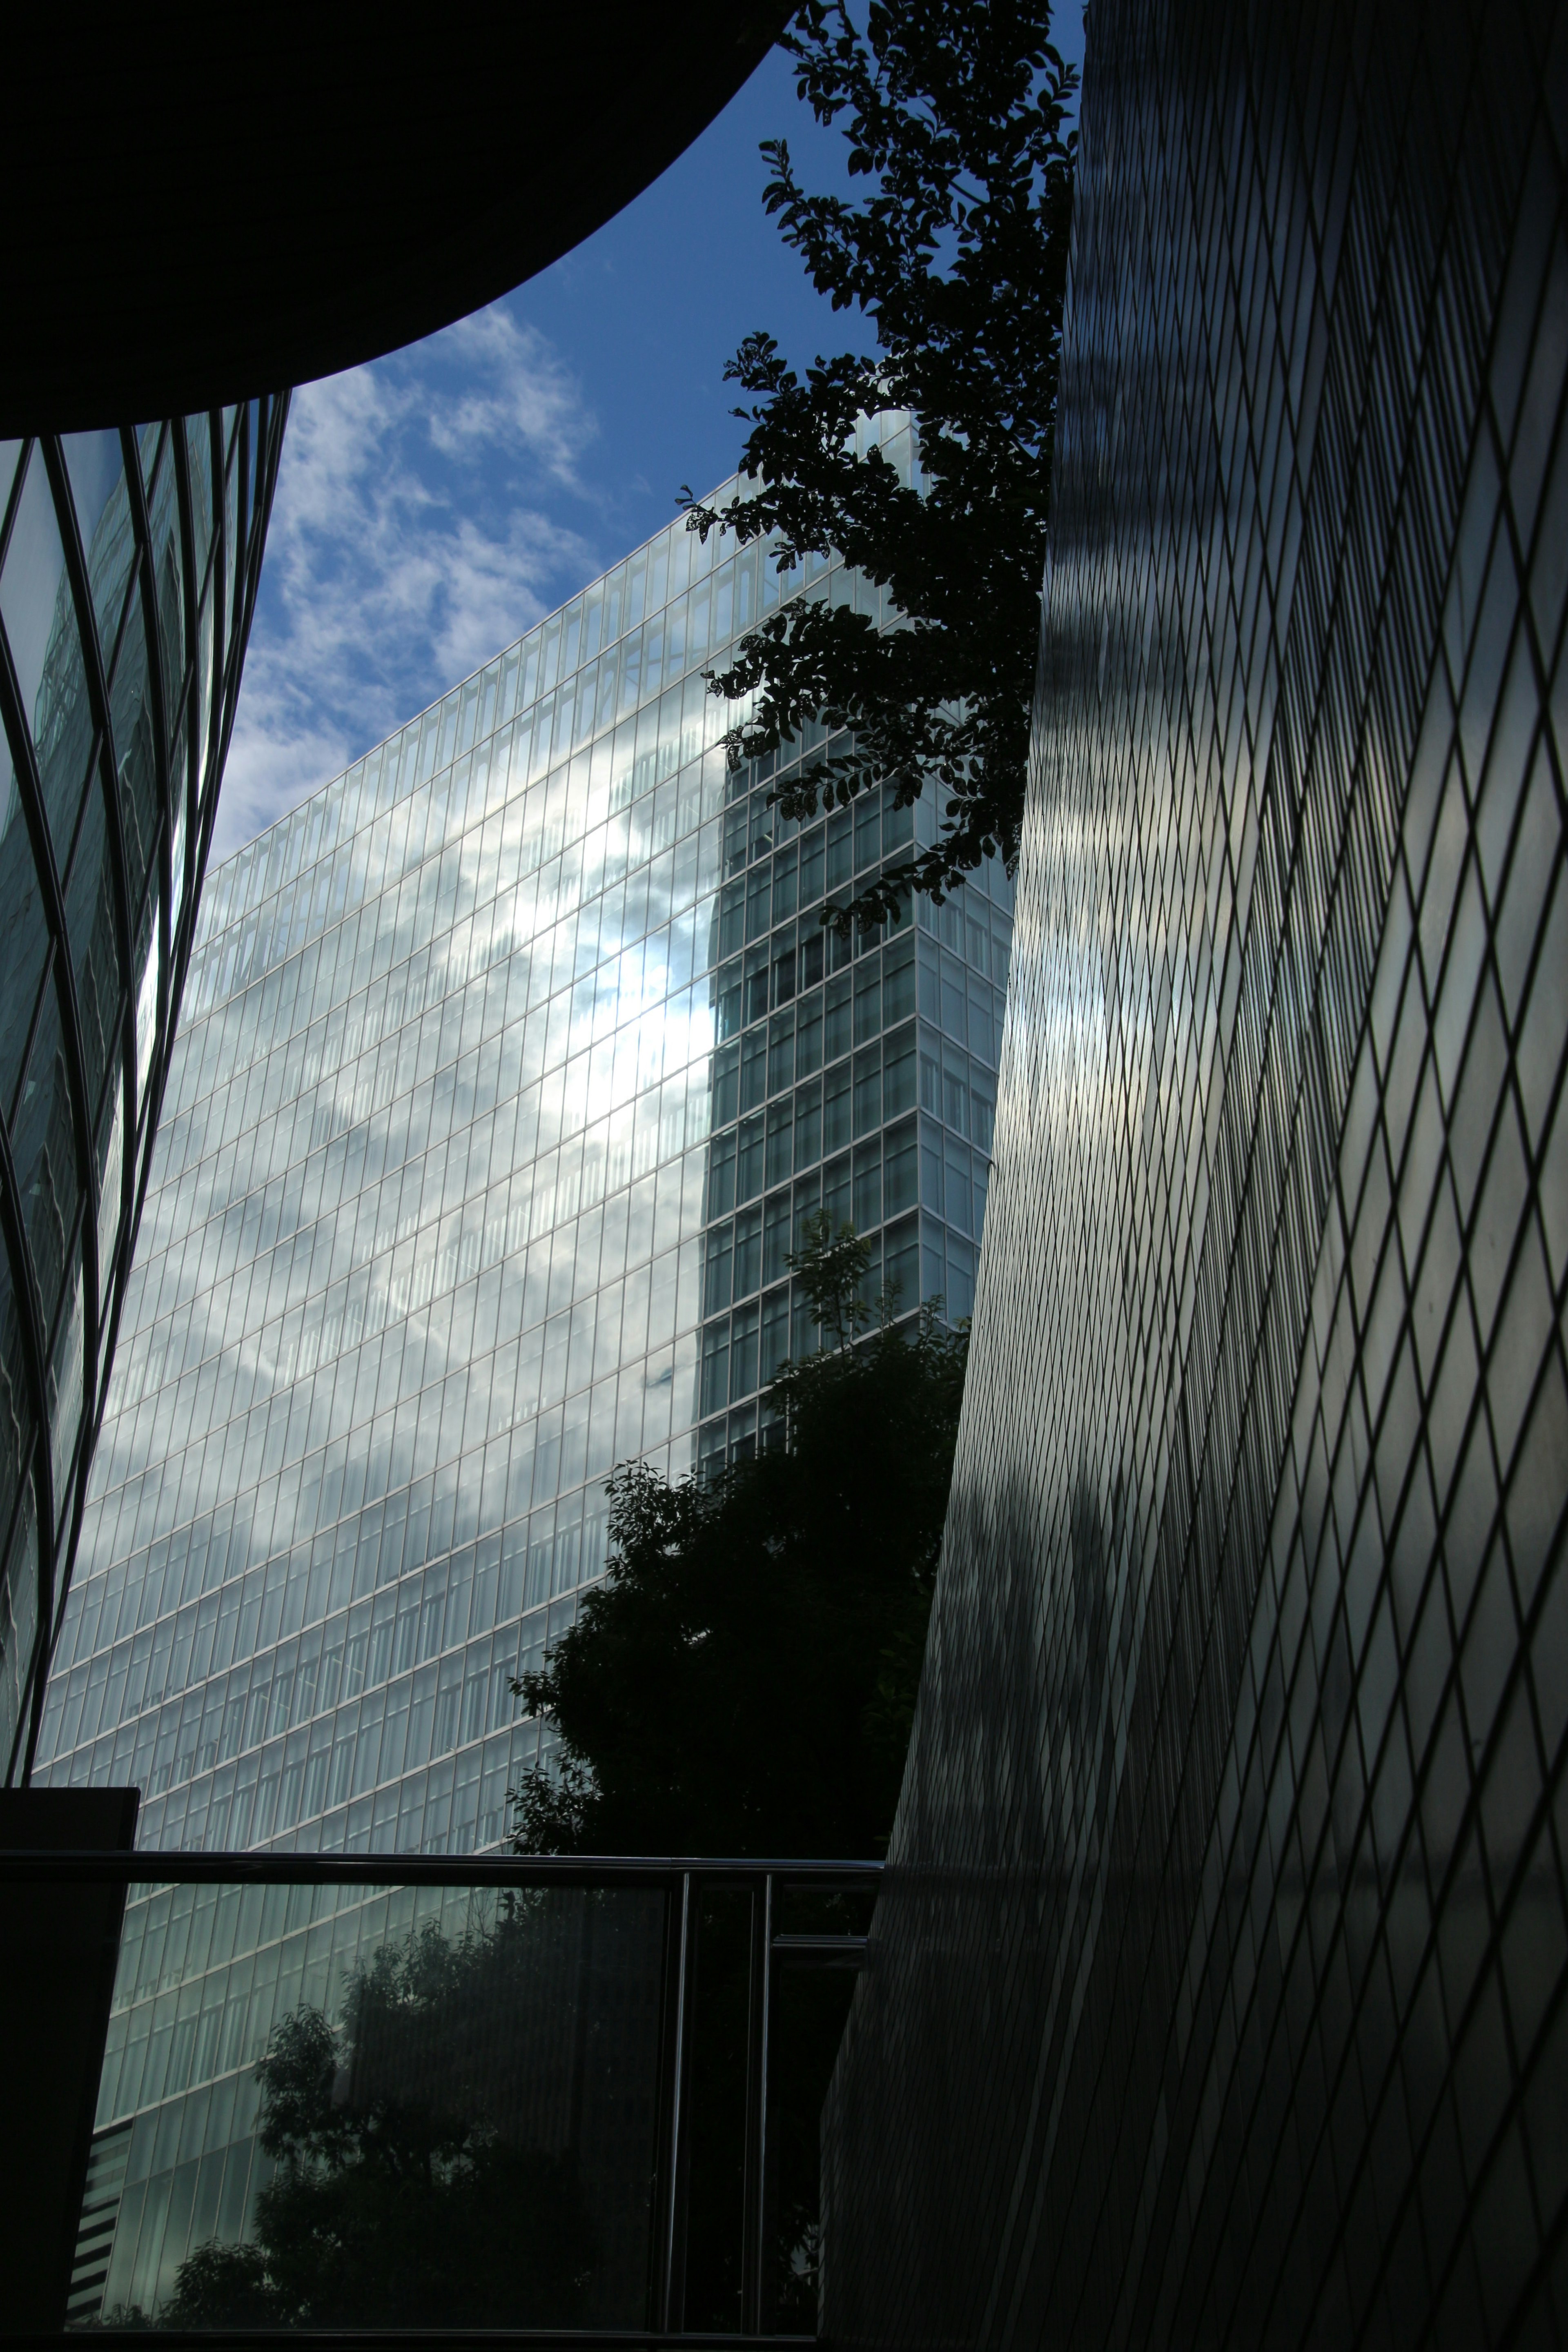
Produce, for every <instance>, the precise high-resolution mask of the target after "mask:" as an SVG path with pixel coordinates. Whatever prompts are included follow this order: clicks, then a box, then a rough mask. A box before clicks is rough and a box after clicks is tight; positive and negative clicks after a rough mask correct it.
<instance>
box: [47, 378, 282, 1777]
mask: <svg viewBox="0 0 1568 2352" xmlns="http://www.w3.org/2000/svg"><path fill="white" fill-rule="evenodd" d="M286 405H287V404H286V403H285V402H283V401H281V400H278V401H265V400H263V401H252V402H251V403H250V404H249V405H248V406H247V407H233V408H225V409H222V410H214V411H213V412H212V413H210V414H202V415H192V416H187V417H184V418H178V417H176V418H175V419H174V421H173V422H172V423H169V424H167V425H158V424H153V425H143V426H142V427H141V428H139V429H138V430H137V431H134V432H132V431H125V432H92V433H75V434H68V435H67V436H64V438H63V439H62V438H61V437H59V436H48V435H47V436H43V437H42V438H37V439H32V440H27V439H23V440H17V441H9V442H0V723H3V727H4V746H5V751H7V752H8V755H9V761H8V764H9V771H10V774H9V782H8V783H7V786H6V789H5V805H4V810H3V812H0V1236H3V1243H0V1770H3V1771H4V1773H5V1777H6V1778H7V1779H15V1778H16V1776H17V1775H18V1773H19V1772H20V1771H21V1770H22V1769H24V1768H25V1765H26V1756H27V1750H28V1747H29V1744H30V1741H31V1739H32V1738H34V1737H35V1736H36V1733H37V1710H38V1706H39V1704H40V1702H41V1687H42V1679H43V1671H44V1668H45V1666H46V1664H47V1654H48V1644H49V1638H50V1635H51V1633H53V1631H54V1627H55V1623H56V1621H57V1612H58V1606H59V1602H60V1600H61V1596H62V1593H63V1590H64V1582H65V1579H66V1576H67V1574H68V1570H69V1563H70V1557H71V1548H72V1543H73V1540H74V1538H75V1535H76V1531H77V1527H78V1524H79V1517H80V1514H81V1509H82V1504H83V1498H84V1493H85V1487H86V1481H87V1476H88V1470H89V1464H90V1460H91V1454H92V1436H93V1432H94V1430H95V1428H96V1426H97V1423H98V1419H99V1415H100V1412H101V1410H102V1406H103V1401H104V1396H105V1392H106V1388H107V1383H108V1378H109V1369H110V1357H111V1353H112V1349H113V1346H114V1336H115V1330H116V1327H117V1325H118V1323H119V1320H120V1318H121V1312H122V1303H123V1298H124V1294H125V1287H126V1282H127V1278H128V1276H129V1274H130V1266H131V1252H132V1242H133V1239H134V1234H135V1224H136V1212H137V1208H138V1205H139V1203H140V1202H141V1200H142V1194H143V1191H144V1188H145V1185H146V1182H147V1174H148V1168H149V1164H150V1160H151V1155H152V1151H153V1135H154V1131H155V1128H156V1123H157V1115H158V1106H159V1100H160V1097H161V1096H162V1093H163V1085H164V1074H165V1066H166V1063H167V1057H168V1048H169V1041H170V1038H171V1036H172V1035H173V1033H174V1021H175V1017H176V1014H177V1013H178V1010H179V1003H180V992H181V987H182V984H183V982H184V973H185V969H186V965H187V963H188V961H189V958H190V951H191V942H192V937H193V929H194V925H195V910H196V904H197V899H198V896H199V892H200V888H201V881H202V871H203V867H204V866H205V859H206V850H207V842H208V838H209V835H210V831H211V825H212V818H213V811H214V808H215V805H216V797H217V788H218V781H219V778H220V776H221V774H222V772H223V762H224V754H225V751H226V749H227V745H228V739H229V731H230V729H231V727H232V725H233V722H234V710H235V702H236V698H237V695H238V692H239V677H240V666H241V663H242V660H243V658H244V653H245V641H246V636H247V631H248V629H249V625H250V615H251V610H252V606H253V604H254V601H255V596H256V583H257V574H258V567H259V565H260V561H261V550H262V542H263V540H264V538H265V535H266V528H267V515H268V506H269V503H270V500H271V495H272V485H273V481H274V478H275V476H276V472H277V465H278V455H279V444H280V440H281V436H282V430H283V418H284V413H285V408H286Z"/></svg>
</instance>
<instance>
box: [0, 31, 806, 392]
mask: <svg viewBox="0 0 1568 2352" xmlns="http://www.w3.org/2000/svg"><path fill="white" fill-rule="evenodd" d="M787 13H788V10H787V7H786V6H785V5H783V0H673V5H668V0H667V5H663V6H655V5H651V0H633V4H632V5H628V0H603V4H602V5H598V6H595V7H593V8H569V7H562V6H560V5H552V6H547V5H543V0H510V5H496V0H478V5H476V0H470V4H469V5H466V6H458V7H452V8H447V9H444V10H440V11H429V12H426V11H424V10H418V11H412V10H411V11H409V12H408V13H407V14H401V13H399V12H397V11H395V10H393V11H388V10H386V9H375V10H372V9H371V8H369V7H368V6H366V5H363V0H356V4H355V5H348V0H342V5H336V6H332V7H327V8H321V7H318V8H315V9H311V10H309V11H307V10H304V9H282V10H271V11H263V12H261V13H260V14H259V15H258V13H257V12H255V11H254V10H247V9H223V8H213V7H212V6H211V5H207V0H201V5H198V4H197V0H143V5H141V6H139V7H136V8H127V7H126V6H125V5H123V0H91V5H69V0H65V5H58V6H56V7H53V8H48V9H44V8H37V9H28V10H23V11H18V12H16V16H15V17H14V19H13V21H12V22H11V23H10V24H8V26H7V27H6V33H5V67H6V82H7V88H8V102H7V105H6V108H5V116H6V121H5V137H4V139H3V140H0V191H3V198H0V201H3V203H4V215H3V216H4V218H5V220H6V222H7V223H8V225H9V233H8V235H7V236H6V239H5V248H4V251H3V253H0V320H3V321H4V326H3V334H4V349H5V362H4V365H3V366H0V435H11V434H16V433H23V432H38V431H46V430H50V431H56V432H70V431H76V430H80V429H82V428H85V427H88V426H98V425H117V424H120V423H121V422H123V421H124V420H125V419H127V418H132V417H146V416H168V415H181V414H186V413H188V412H190V411H192V410H194V409H200V408H206V407H209V406H214V405H216V404H222V403H225V402H228V401H238V400H244V399H247V398H249V397H250V396H251V395H252V394H257V393H260V392H263V391H267V390H269V389H271V388H272V387H274V386H276V385H279V384H284V383H307V382H309V381H310V379H311V378H312V377H314V376H319V375H327V374H331V373H334V372H335V371H336V370H338V369H340V368H346V367H353V366H356V365H358V364H359V362H362V361H363V360H367V359H373V358H374V357H375V356H376V355H377V354H378V353H380V352H387V351H391V350H394V349H395V347H396V346H397V345H399V344H402V343H405V342H410V341H413V340H414V339H415V338H416V337H417V336H420V335H427V334H430V333H433V332H434V331H435V330H436V329H437V328H438V327H444V326H447V325H449V324H450V322H451V321H452V320H454V319H459V318H462V317H464V316H465V315H466V314H467V313H468V311H470V310H478V309H479V307H480V306H481V305H482V304H484V303H486V302H491V301H494V300H495V299H496V298H497V296H499V295H501V294H504V293H506V292H507V291H508V289H510V288H511V287H513V286H516V285H518V284H519V283H520V282H521V280H522V279H523V278H528V277H531V275H532V274H533V273H534V272H535V271H536V270H539V269H542V268H545V267H546V266H547V265H548V264H549V263H550V262H552V261H553V260H555V259H557V258H558V257H559V256H560V255H561V254H563V253H564V252H566V251H567V250H568V249H569V248H570V247H572V246H574V245H575V244H577V243H578V242H579V241H580V240H581V239H582V238H583V237H584V236H588V235H589V234H590V232H591V231H592V230H594V229H595V228H597V227H599V226H601V225H602V223H604V222H605V221H606V220H608V219H609V217H610V215H612V214H613V213H616V212H617V211H618V210H619V209H620V207H621V206H622V205H625V204H626V203H627V202H628V201H629V200H630V198H631V197H633V196H635V195H636V194H638V192H639V191H640V190H641V189H643V188H645V187H646V186H647V184H648V183H649V182H650V181H651V180H653V179H655V178H657V177H658V173H660V172H662V171H663V170H664V169H665V167H666V165H667V164H668V163H672V162H673V161H674V160H675V158H676V156H678V155H679V153H680V152H681V151H682V149H683V148H685V147H687V146H688V145H689V143H690V142H691V141H692V140H693V139H694V138H695V137H696V136H697V134H698V133H699V131H701V130H702V129H703V128H704V127H705V126H706V124H707V123H709V122H710V121H711V120H712V118H713V116H714V115H715V114H717V113H718V112H719V110H720V109H721V107H722V106H723V105H724V104H725V103H726V101H727V100H729V99H730V98H731V96H732V95H733V94H734V92H735V91H736V90H737V89H739V88H740V86H741V84H742V82H743V81H744V80H745V79H746V78H747V76H748V75H749V74H750V73H751V72H752V69H753V68H755V67H756V65H757V64H758V63H759V62H760V60H761V58H763V55H764V54H765V52H766V50H767V48H768V46H769V44H770V43H771V41H772V40H773V37H775V35H776V34H777V33H778V31H779V29H780V27H781V26H782V24H783V22H784V17H785V16H786V15H787Z"/></svg>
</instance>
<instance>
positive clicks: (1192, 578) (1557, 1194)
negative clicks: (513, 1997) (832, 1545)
mask: <svg viewBox="0 0 1568 2352" xmlns="http://www.w3.org/2000/svg"><path fill="white" fill-rule="evenodd" d="M1565 93H1568V23H1565V22H1564V21H1563V12H1562V11H1561V10H1553V9H1550V8H1548V9H1544V10H1537V11H1534V12H1530V11H1526V10H1525V9H1523V8H1519V7H1514V6H1510V5H1499V6H1496V7H1490V8H1485V9H1479V10H1476V11H1474V12H1469V13H1461V12H1459V11H1451V12H1442V11H1438V10H1434V9H1428V10H1415V9H1409V8H1399V7H1386V8H1374V9H1370V10H1352V9H1350V8H1348V7H1338V8H1335V7H1324V8H1306V7H1302V6H1292V7H1285V8H1279V9H1269V10H1263V9H1257V8H1249V7H1247V6H1243V5H1224V0H1214V5H1194V6H1189V7H1181V6H1176V5H1165V6H1162V7H1152V8H1143V7H1133V6H1124V5H1119V0H1098V5H1097V6H1096V8H1095V10H1094V12H1093V16H1092V19H1091V22H1090V28H1089V58H1088V66H1087V71H1086V81H1085V99H1084V110H1083V156H1082V169H1081V176H1080V181H1079V192H1078V212H1077V220H1076V226H1075V232H1074V249H1073V259H1072V283H1071V296H1070V305H1069V317H1068V328H1067V333H1066V347H1065V358H1064V369H1063V393H1062V411H1061V420H1060V425H1059V428H1058V430H1059V439H1058V488H1057V500H1056V514H1055V520H1054V526H1053V545H1052V554H1051V561H1050V569H1049V572H1048V576H1047V590H1046V610H1045V646H1044V654H1043V658H1042V666H1041V670H1040V677H1039V685H1038V696H1037V711H1036V726H1035V741H1034V754H1033V760H1034V765H1033V773H1032V778H1031V804H1030V812H1029V821H1028V827H1027V832H1026V847H1025V854H1024V861H1023V867H1022V871H1021V876H1020V883H1019V896H1018V908H1017V929H1016V949H1015V956H1014V967H1013V982H1012V992H1011V997H1010V1002H1009V1008H1008V1025H1007V1032H1006V1037H1005V1046H1004V1059H1003V1069H1002V1078H1001V1099H1000V1105H999V1112H998V1121H997V1153H996V1164H995V1175H994V1188H993V1195H992V1205H991V1209H990V1219H989V1223H988V1228H987V1237H986V1246H985V1254H984V1261H983V1264H982V1268H981V1274H980V1282H979V1293H978V1301H977V1310H976V1318H975V1333H974V1349H973V1359H972V1370H971V1377H970V1388H969V1393H968V1397H967V1400H966V1409H965V1421H964V1426H963V1434H962V1436H961V1440H960V1446H959V1458H958V1465H957V1470H956V1477H955V1486H954V1495H953V1503H952V1517H951V1519H950V1523H949V1535H948V1552H947V1558H946V1560H945V1563H944V1567H943V1570H942V1582H941V1585H940V1587H939V1591H938V1596H937V1602H936V1608H935V1612H934V1616H933V1621H932V1628H931V1649H930V1653H929V1655H928V1660H927V1666H926V1675H925V1682H924V1685H923V1688H922V1693H921V1705H920V1712H919V1717H918V1720H917V1725H916V1731H915V1739H914V1745H913V1748H912V1752H911V1759H910V1769H909V1774H908V1778H907V1780H906V1783H905V1789H904V1795H903V1801H902V1807H901V1811H900V1818H899V1822H898V1827H897V1830H896V1832H895V1836H894V1841H893V1847H892V1853H891V1857H890V1864H891V1867H890V1869H889V1878H888V1880H887V1882H886V1883H885V1885H884V1891H883V1895H882V1897H881V1902H880V1906H879V1917H878V1922H877V1927H876V1930H875V1933H874V1936H873V1939H872V1949H871V1964H870V1967H869V1969H868V1974H867V1976H866V1978H865V1979H863V1980H862V1982H861V1985H860V1987H859V1990H858V1994H857V1997H856V2003H855V2007H854V2010H853V2012H852V2016H851V2021H850V2026H849V2031H848V2036H847V2042H846V2045H845V2049H844V2052H843V2053H842V2055H841V2059H840V2063H839V2069H838V2073H837V2078H836V2083H835V2088H834V2091H833V2094H832V2095H831V2096H830V2100H829V2105H828V2110H827V2115H826V2121H825V2142H824V2151H825V2154H824V2160H825V2178H826V2273H825V2274H826V2306H825V2319H824V2325H825V2327H826V2332H827V2333H828V2334H829V2335H831V2336H832V2337H833V2338H834V2340H835V2341H837V2342H840V2343H845V2344H848V2343H855V2342H869V2341H876V2342H883V2343H894V2342H896V2343H899V2344H905V2345H909V2344H917V2343H934V2342H938V2341H940V2342H942V2343H970V2342H987V2343H989V2342H995V2343H1008V2342H1019V2343H1031V2344H1067V2343H1068V2342H1070V2343H1071V2344H1073V2345H1074V2346H1084V2347H1088V2346H1092V2345H1099V2344H1102V2343H1103V2344H1110V2343H1131V2344H1142V2343H1184V2344H1217V2343H1219V2342H1221V2341H1222V2340H1223V2341H1226V2342H1239V2343H1248V2344H1264V2343H1276V2342H1278V2343H1288V2342H1289V2343H1294V2342H1296V2341H1298V2340H1300V2339H1303V2338H1307V2337H1312V2338H1315V2339H1332V2340H1335V2341H1346V2342H1349V2341H1351V2340H1352V2339H1353V2340H1357V2341H1359V2340H1362V2339H1363V2335H1364V2336H1371V2337H1373V2338H1375V2339H1377V2340H1382V2341H1387V2342H1390V2343H1414V2342H1415V2341H1418V2340H1423V2341H1424V2340H1426V2336H1427V2335H1428V2332H1429V2331H1430V2330H1432V2329H1433V2328H1434V2327H1436V2328H1437V2329H1438V2330H1439V2332H1441V2331H1445V2330H1447V2331H1451V2332H1452V2334H1453V2336H1454V2338H1455V2340H1460V2341H1466V2342H1472V2343H1482V2342H1500V2341H1503V2340H1505V2339H1506V2340H1508V2341H1510V2342H1511V2341H1515V2340H1536V2337H1535V2336H1531V2335H1530V2332H1529V2331H1530V2330H1531V2328H1533V2329H1534V2330H1535V2331H1536V2336H1539V2338H1540V2340H1542V2341H1546V2340H1551V2339H1552V2337H1553V2336H1556V2337H1557V2338H1558V2339H1559V2340H1560V2337H1561V2334H1562V2331H1563V2327H1564V2326H1565V2325H1568V2312H1564V2311H1563V2307H1562V2305H1561V2302H1559V2301H1554V2300H1553V2297H1554V2296H1556V2295H1559V2294H1561V2292H1562V2288H1561V2284H1560V2283H1558V2284H1554V2283H1553V2278H1552V2265H1553V2262H1554V2260H1556V2261H1558V2263H1559V2264H1560V2252H1557V2251H1556V2250H1559V2249H1560V2247H1561V2244H1562V2239H1563V2210H1564V2209H1563V2194H1564V2188H1565V2185H1568V2119H1565V2105H1564V2084H1565V2081H1568V2051H1565V2048H1564V2036H1565V2034H1568V2012H1565V2011H1564V2005H1563V1993H1564V1989H1565V1985H1568V1937H1565V1929H1564V1912H1563V1896H1564V1882H1563V1865H1562V1856H1561V1853H1560V1849H1559V1844H1558V1837H1559V1830H1558V1826H1557V1819H1556V1813H1557V1808H1558V1805H1559V1802H1560V1790H1561V1785H1562V1772H1563V1728H1564V1722H1565V1719H1568V1618H1565V1610H1568V1578H1565V1577H1564V1575H1563V1569H1562V1514H1563V1502H1564V1498H1565V1489H1568V1385H1565V1382H1564V1374H1563V1274H1564V1265H1565V1263H1568V1108H1565V1107H1563V1106H1562V1104H1561V1081H1562V1073H1563V1062H1564V1005H1565V1002H1568V874H1565V873H1564V870H1563V838H1564V835H1563V805H1564V803H1563V767H1564V742H1563V733H1562V730H1563V709H1564V707H1565V706H1564V679H1565V677H1568V669H1565V667H1564V664H1565V658H1568V657H1565V656H1564V654H1563V634H1562V623H1563V594H1564V584H1565V580H1568V433H1565V431H1564V424H1563V375H1564V369H1563V345H1564V334H1565V329H1564V320H1565V319H1568V251H1565V247H1564V242H1563V185H1564V177H1563V157H1564V148H1565V142H1568V96H1565ZM894 2149H897V2150H899V2151H900V2158H899V2161H898V2162H897V2163H896V2164H894V2163H892V2162H890V2161H889V2151H890V2150H894Z"/></svg>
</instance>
